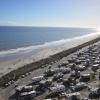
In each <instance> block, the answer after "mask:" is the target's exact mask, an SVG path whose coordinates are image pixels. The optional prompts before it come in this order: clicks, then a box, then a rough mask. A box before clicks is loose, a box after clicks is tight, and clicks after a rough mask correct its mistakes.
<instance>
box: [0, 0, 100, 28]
mask: <svg viewBox="0 0 100 100" xmlns="http://www.w3.org/2000/svg"><path fill="white" fill-rule="evenodd" d="M0 25H11V26H12V25H14V26H16V25H17V26H56V27H99V26H100V0H0Z"/></svg>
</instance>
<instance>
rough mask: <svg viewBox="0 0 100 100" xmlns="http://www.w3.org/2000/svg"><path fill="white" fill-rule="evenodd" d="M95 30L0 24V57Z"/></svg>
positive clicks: (50, 44) (32, 49)
mask: <svg viewBox="0 0 100 100" xmlns="http://www.w3.org/2000/svg"><path fill="white" fill-rule="evenodd" d="M95 32H96V30H95V29H91V28H60V27H58V28H57V27H22V26H21V27H18V26H0V58H3V57H4V56H7V55H8V56H9V55H11V54H16V53H17V55H21V54H23V53H24V52H29V51H31V52H32V51H34V52H35V51H37V50H38V49H41V48H42V47H43V46H47V47H49V46H53V44H54V45H56V44H59V43H60V42H62V41H64V40H67V39H73V38H75V37H79V36H83V35H87V34H90V33H95ZM26 55H27V54H26ZM4 59H5V57H4Z"/></svg>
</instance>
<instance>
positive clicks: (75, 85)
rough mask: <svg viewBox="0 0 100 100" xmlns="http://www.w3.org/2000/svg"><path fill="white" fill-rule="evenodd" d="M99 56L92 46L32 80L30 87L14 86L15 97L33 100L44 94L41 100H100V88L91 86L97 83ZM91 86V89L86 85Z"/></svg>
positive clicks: (97, 48) (99, 76) (96, 49)
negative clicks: (56, 99) (58, 99)
mask: <svg viewBox="0 0 100 100" xmlns="http://www.w3.org/2000/svg"><path fill="white" fill-rule="evenodd" d="M99 53H100V46H99V45H92V46H89V47H88V48H87V49H86V50H84V51H79V52H78V53H75V54H74V55H73V57H71V58H70V59H68V60H66V61H63V62H61V63H60V64H58V65H57V66H56V67H54V66H53V65H49V67H48V69H46V70H45V72H44V73H43V74H42V75H40V76H36V77H33V78H32V84H31V85H29V86H22V87H20V86H17V87H16V94H17V95H18V96H17V97H18V98H20V100H21V99H22V100H29V98H31V99H33V98H34V99H35V98H36V97H37V96H38V95H39V96H41V95H44V94H45V95H46V96H45V98H44V99H50V100H52V99H53V98H60V99H62V98H63V100H64V99H65V100H89V99H97V98H99V99H100V87H99V86H97V84H96V83H93V82H94V81H96V82H97V81H99V80H100V74H99V68H100V54H99ZM42 68H44V67H42ZM92 83H93V87H92V86H91V85H90V84H92ZM98 83H99V82H98ZM84 92H86V93H84ZM23 98H24V99H23ZM25 98H26V99H25ZM27 98H28V99H27ZM42 99H43V98H41V100H42ZM18 100H19V99H18Z"/></svg>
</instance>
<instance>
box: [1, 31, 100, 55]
mask: <svg viewBox="0 0 100 100" xmlns="http://www.w3.org/2000/svg"><path fill="white" fill-rule="evenodd" d="M97 37H100V33H99V32H96V33H91V34H87V35H83V36H79V37H74V38H69V39H68V38H67V39H62V40H58V41H51V42H46V43H44V44H42V45H36V46H28V47H22V48H17V49H10V50H6V51H0V56H6V55H10V54H17V53H21V52H22V53H26V52H32V51H34V50H41V49H43V48H51V47H58V46H60V45H62V44H65V43H68V42H73V41H76V40H81V39H86V41H88V40H89V39H94V38H97Z"/></svg>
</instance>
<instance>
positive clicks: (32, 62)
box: [0, 34, 100, 86]
mask: <svg viewBox="0 0 100 100" xmlns="http://www.w3.org/2000/svg"><path fill="white" fill-rule="evenodd" d="M98 36H99V37H98ZM85 38H86V37H84V38H83V40H81V42H79V40H78V41H76V40H75V41H76V43H75V42H74V45H73V43H72V45H71V46H69V48H68V47H66V48H64V47H65V46H66V44H65V45H63V46H62V47H60V48H59V47H58V48H55V49H54V48H53V49H52V48H51V49H50V48H49V49H47V50H44V51H41V52H39V53H38V54H36V55H33V56H34V57H35V59H34V57H33V56H31V57H30V58H28V59H20V60H19V59H18V60H17V62H16V60H15V61H13V62H8V63H9V66H10V67H9V66H8V68H11V67H12V69H10V71H9V70H7V69H6V68H5V70H7V73H5V74H4V75H3V76H1V78H0V86H3V85H4V84H6V83H7V82H8V81H10V80H16V79H18V77H19V76H20V75H23V74H25V73H26V72H30V71H33V70H35V69H37V68H39V67H41V66H42V65H45V64H47V63H50V62H52V61H56V60H59V59H61V58H62V57H64V56H68V55H69V54H71V53H73V52H75V51H77V50H79V49H81V48H83V47H85V46H88V45H90V44H93V43H95V42H98V41H99V40H100V34H98V35H96V36H95V37H94V36H91V37H88V38H90V40H88V39H87V38H86V39H85ZM84 39H85V40H84ZM82 42H83V43H82ZM67 46H68V45H67ZM47 51H48V52H47ZM43 52H44V53H43ZM44 54H45V55H44ZM50 54H51V55H50ZM22 62H23V63H22ZM8 63H7V64H8ZM12 64H13V65H12ZM5 65H6V63H5ZM18 66H19V67H18ZM13 67H14V68H16V69H13Z"/></svg>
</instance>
